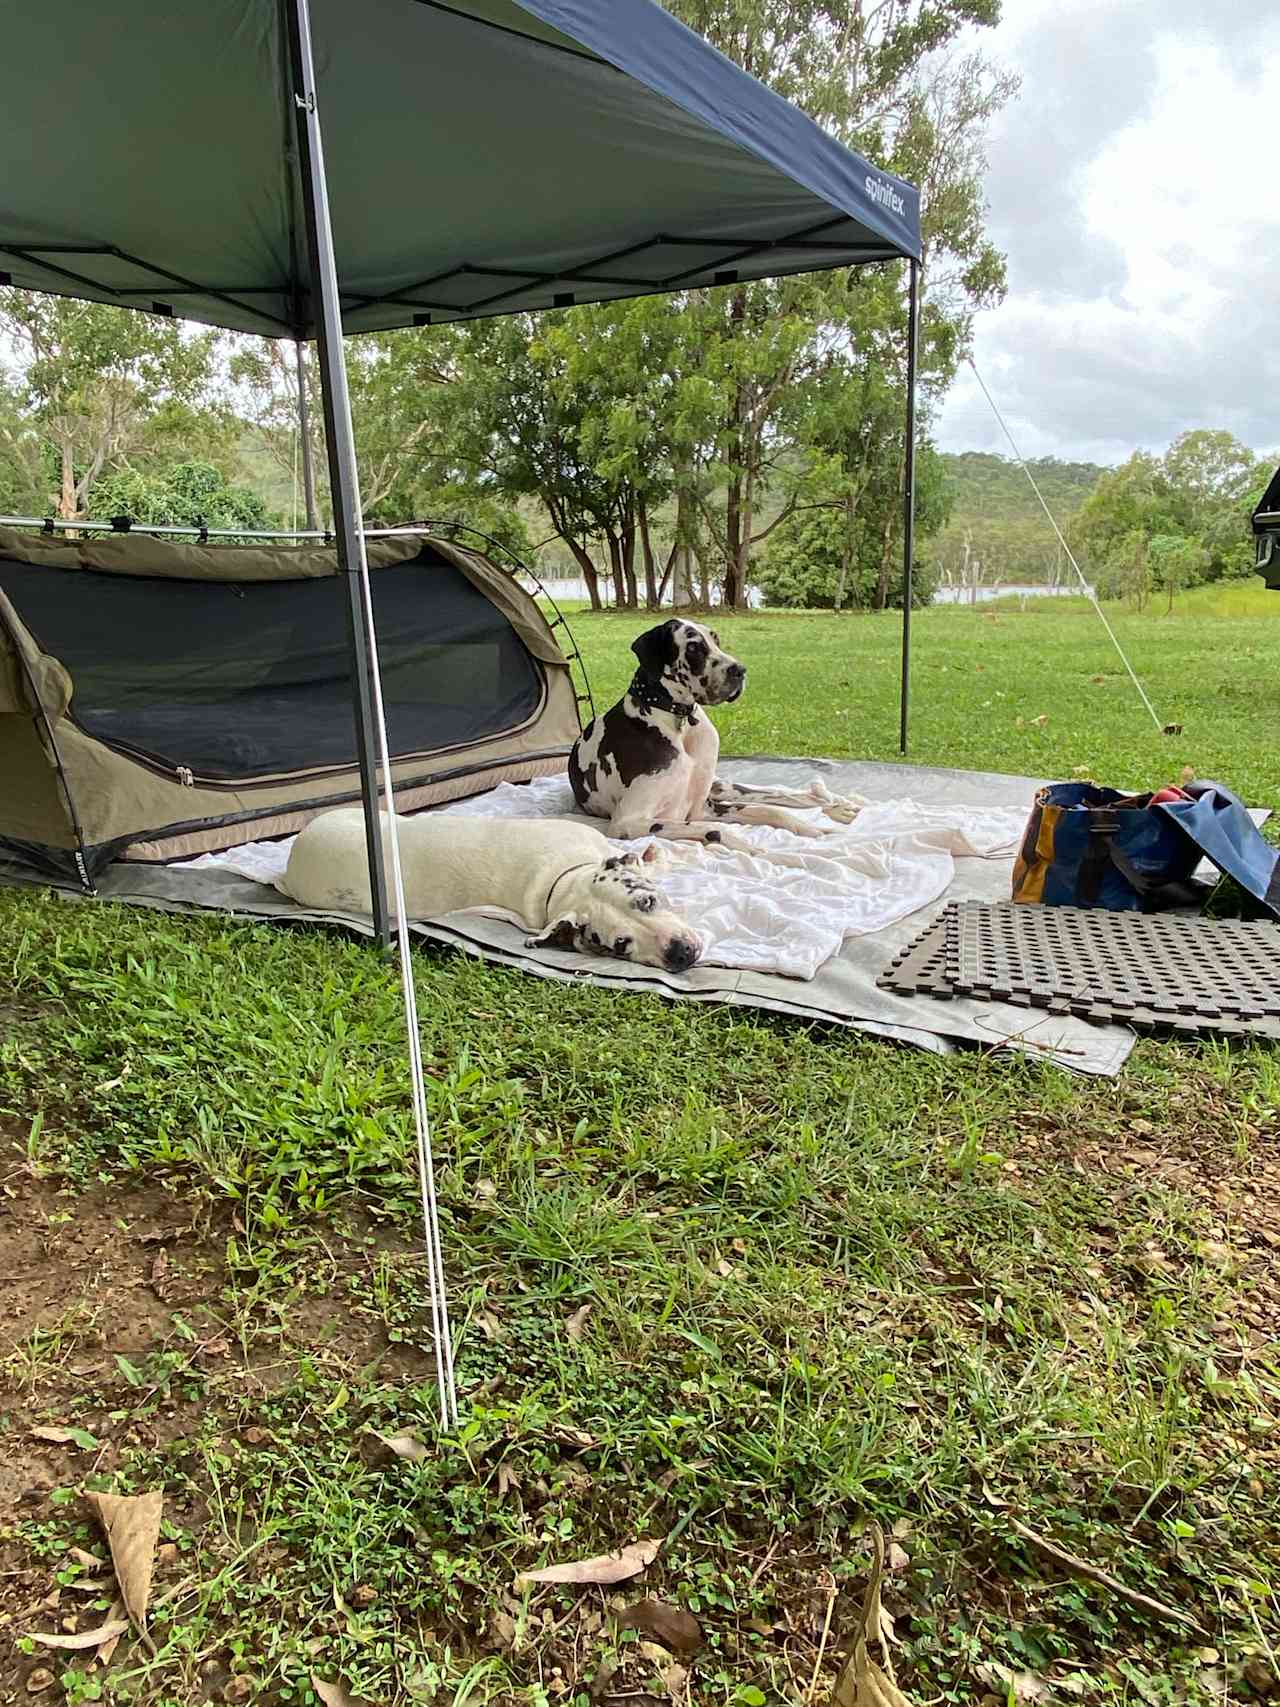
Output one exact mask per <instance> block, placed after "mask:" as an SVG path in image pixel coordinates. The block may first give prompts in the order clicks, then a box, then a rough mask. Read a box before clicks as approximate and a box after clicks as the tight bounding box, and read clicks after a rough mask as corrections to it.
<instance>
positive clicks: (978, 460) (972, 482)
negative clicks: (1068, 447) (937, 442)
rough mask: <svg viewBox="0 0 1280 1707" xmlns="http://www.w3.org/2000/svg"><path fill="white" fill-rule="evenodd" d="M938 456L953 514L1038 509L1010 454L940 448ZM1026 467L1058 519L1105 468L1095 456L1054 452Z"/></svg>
mask: <svg viewBox="0 0 1280 1707" xmlns="http://www.w3.org/2000/svg"><path fill="white" fill-rule="evenodd" d="M940 460H941V462H942V466H943V468H944V469H945V470H946V474H947V479H948V480H949V482H950V483H951V487H952V490H953V492H954V494H955V508H954V510H953V511H952V515H953V517H955V516H961V515H963V516H973V517H981V518H982V519H983V520H984V521H1014V520H1023V519H1025V518H1026V517H1028V516H1042V515H1043V512H1042V511H1041V509H1040V506H1039V504H1038V503H1037V502H1036V495H1035V493H1034V492H1033V491H1032V490H1031V483H1030V481H1029V480H1028V479H1027V477H1026V475H1025V474H1024V473H1023V471H1022V469H1021V468H1020V467H1019V465H1018V464H1017V463H1016V462H1014V461H1012V459H1011V458H1009V457H1006V456H994V455H992V454H991V452H990V451H981V450H966V451H960V452H958V453H957V452H952V451H944V452H943V454H942V456H941V458H940ZM1027 467H1028V468H1029V469H1030V470H1031V473H1032V474H1033V475H1034V477H1035V482H1036V485H1037V486H1038V487H1039V488H1040V490H1041V491H1042V492H1043V493H1044V500H1045V503H1046V504H1048V506H1049V508H1050V509H1051V510H1052V511H1053V513H1054V515H1055V516H1056V517H1057V519H1058V521H1059V522H1061V521H1062V520H1063V518H1064V516H1070V515H1074V514H1075V512H1076V511H1077V510H1078V509H1079V508H1080V506H1081V505H1082V504H1083V503H1084V501H1085V499H1086V498H1087V497H1088V496H1089V494H1090V493H1091V492H1092V491H1093V489H1094V487H1095V486H1096V485H1097V483H1098V476H1099V475H1100V474H1105V473H1106V472H1107V471H1106V469H1105V468H1100V467H1099V466H1098V464H1097V463H1096V462H1059V461H1058V459H1057V457H1053V456H1042V457H1038V458H1037V459H1036V460H1035V461H1034V462H1033V461H1028V463H1027Z"/></svg>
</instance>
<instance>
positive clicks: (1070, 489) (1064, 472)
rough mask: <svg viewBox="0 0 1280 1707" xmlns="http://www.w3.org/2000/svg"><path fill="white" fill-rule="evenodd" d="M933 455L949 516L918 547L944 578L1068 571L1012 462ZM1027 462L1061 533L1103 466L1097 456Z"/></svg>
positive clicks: (1032, 579)
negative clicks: (946, 493) (948, 497)
mask: <svg viewBox="0 0 1280 1707" xmlns="http://www.w3.org/2000/svg"><path fill="white" fill-rule="evenodd" d="M940 461H941V463H942V466H943V470H944V473H945V476H946V479H947V482H948V485H949V488H950V495H951V499H952V510H951V518H950V520H949V521H948V522H947V525H946V526H945V527H944V528H943V529H942V531H941V532H940V533H938V534H936V535H935V536H934V537H933V538H932V539H931V540H929V541H927V543H926V544H925V546H924V548H923V555H926V556H927V558H928V559H929V561H930V562H931V564H932V566H933V568H934V570H935V572H936V574H937V576H938V579H939V580H940V581H941V582H942V584H943V585H944V586H948V587H952V588H956V589H961V588H966V587H973V586H992V585H1003V586H1009V585H1040V584H1043V583H1048V584H1050V585H1057V584H1058V583H1059V582H1061V581H1062V580H1063V579H1064V577H1065V578H1067V579H1071V578H1072V576H1071V571H1070V567H1069V565H1068V564H1067V563H1066V561H1065V559H1064V557H1063V554H1062V551H1061V549H1060V547H1059V545H1058V542H1057V539H1056V538H1055V536H1054V532H1053V529H1052V528H1051V527H1050V526H1049V523H1048V522H1047V521H1046V520H1045V515H1044V511H1043V510H1042V509H1041V508H1040V505H1039V502H1038V501H1037V499H1036V495H1035V493H1034V492H1033V491H1032V489H1031V482H1030V481H1029V480H1028V479H1027V476H1026V474H1025V472H1024V471H1023V469H1022V467H1021V466H1020V465H1019V464H1018V463H1016V462H1014V461H1012V460H1011V459H1010V458H1009V457H1004V456H994V455H992V454H991V453H990V452H989V451H976V450H970V451H960V452H958V453H957V452H950V451H949V452H944V453H943V454H942V456H941V457H940ZM1027 467H1028V468H1029V469H1030V470H1031V473H1032V475H1033V476H1034V478H1035V482H1036V485H1037V486H1038V487H1039V488H1040V491H1041V492H1042V493H1043V495H1044V501H1045V503H1046V504H1047V505H1048V506H1049V509H1050V510H1051V512H1052V513H1053V517H1054V520H1055V521H1056V522H1057V523H1058V525H1059V527H1061V528H1062V530H1063V532H1064V533H1066V532H1067V531H1068V523H1069V522H1070V521H1071V519H1072V517H1074V516H1075V515H1076V514H1077V512H1078V511H1079V510H1080V508H1081V506H1082V505H1083V504H1084V502H1085V500H1086V499H1087V498H1088V497H1089V495H1090V493H1091V492H1092V491H1093V489H1094V487H1095V486H1096V485H1097V483H1098V478H1099V476H1100V475H1102V474H1105V473H1106V472H1107V471H1106V469H1104V468H1100V467H1099V466H1098V464H1097V463H1093V462H1059V461H1058V459H1057V458H1056V457H1052V456H1042V457H1039V458H1037V459H1036V460H1035V461H1034V462H1028V464H1027Z"/></svg>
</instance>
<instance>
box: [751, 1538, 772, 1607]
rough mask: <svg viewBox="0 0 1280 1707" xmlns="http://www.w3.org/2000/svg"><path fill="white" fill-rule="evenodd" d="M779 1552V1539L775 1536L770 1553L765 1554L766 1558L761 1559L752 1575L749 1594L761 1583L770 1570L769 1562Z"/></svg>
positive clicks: (770, 1546)
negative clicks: (761, 1579)
mask: <svg viewBox="0 0 1280 1707" xmlns="http://www.w3.org/2000/svg"><path fill="white" fill-rule="evenodd" d="M777 1551H778V1537H777V1536H775V1537H774V1538H773V1540H772V1541H771V1542H770V1543H769V1551H768V1552H767V1553H766V1554H765V1556H764V1558H763V1559H761V1561H760V1563H759V1564H758V1565H757V1566H756V1568H755V1570H754V1571H752V1573H751V1581H750V1582H749V1583H748V1584H747V1592H748V1594H749V1593H750V1592H751V1590H752V1589H753V1588H754V1587H755V1586H756V1584H757V1583H758V1582H759V1581H760V1578H761V1577H762V1576H763V1575H764V1573H765V1572H766V1571H767V1570H768V1569H769V1562H770V1560H771V1559H772V1558H773V1555H774V1554H775V1553H776V1552H777Z"/></svg>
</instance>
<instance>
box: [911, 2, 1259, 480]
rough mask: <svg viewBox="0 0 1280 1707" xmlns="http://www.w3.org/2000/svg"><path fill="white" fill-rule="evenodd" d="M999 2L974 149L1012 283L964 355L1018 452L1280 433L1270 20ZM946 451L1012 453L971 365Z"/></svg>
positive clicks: (946, 415) (1117, 450)
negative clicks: (993, 92) (986, 110)
mask: <svg viewBox="0 0 1280 1707" xmlns="http://www.w3.org/2000/svg"><path fill="white" fill-rule="evenodd" d="M1223 10H1224V12H1228V13H1229V14H1230V15H1229V16H1223V17H1216V16H1212V15H1209V14H1207V11H1206V9H1202V8H1201V7H1199V6H1198V5H1193V4H1192V0H1137V3H1136V4H1130V5H1126V6H1125V7H1123V8H1116V7H1114V6H1109V7H1105V8H1104V7H1100V6H1097V5H1094V4H1092V3H1091V0H1068V4H1066V5H1065V6H1061V7H1058V8H1053V7H1051V6H1050V5H1049V4H1047V3H1046V0H1014V4H1013V5H1012V6H1011V7H1010V9H1009V12H1008V13H1007V14H1006V21H1005V22H1004V23H1002V24H1001V25H1000V26H999V28H998V29H997V30H996V31H995V32H994V34H991V33H988V35H987V45H988V51H994V53H995V55H996V56H997V57H1001V58H1003V59H1005V60H1006V61H1008V62H1010V63H1012V64H1013V65H1014V66H1015V67H1016V68H1017V69H1018V70H1020V71H1021V73H1022V76H1023V89H1022V95H1021V98H1020V100H1019V101H1018V102H1017V104H1016V105H1015V106H1014V107H1013V108H1012V109H1010V111H1009V112H1008V113H1007V114H1005V115H1003V116H1002V118H1001V120H1000V121H999V123H998V125H997V127H996V128H995V130H994V132H993V135H992V139H991V146H990V160H991V170H990V174H989V177H988V185H987V188H988V199H989V201H990V204H991V224H992V230H993V235H994V237H995V240H996V241H997V242H998V243H999V244H1000V246H1001V247H1002V248H1003V249H1004V250H1005V251H1006V252H1007V254H1008V257H1009V294H1008V297H1007V298H1006V300H1005V302H1004V304H1003V305H1002V306H1001V307H1000V308H999V309H996V310H993V311H991V312H990V313H987V314H984V315H982V316H981V317H980V319H979V323H978V327H977V335H976V340H975V359H976V361H977V363H978V365H979V367H980V369H981V370H982V372H983V374H984V375H985V377H986V380H987V383H988V385H989V386H990V387H991V389H992V391H993V392H994V394H995V396H996V400H997V402H998V403H999V404H1000V406H1001V408H1002V410H1003V411H1004V413H1005V414H1006V416H1007V417H1008V419H1009V422H1010V425H1011V427H1012V429H1013V432H1014V436H1015V438H1016V439H1017V440H1018V441H1019V444H1020V446H1021V448H1022V449H1023V450H1024V451H1025V452H1026V454H1028V455H1046V454H1055V455H1060V456H1066V457H1079V458H1086V459H1088V460H1093V461H1102V462H1113V461H1118V460H1120V459H1122V458H1123V457H1125V456H1127V455H1128V454H1129V452H1130V451H1132V450H1133V449H1135V448H1136V447H1138V446H1142V447H1144V448H1149V449H1157V450H1158V449H1161V448H1163V446H1164V445H1166V444H1167V443H1168V442H1169V441H1170V440H1171V439H1172V438H1174V437H1175V436H1176V435H1177V434H1178V433H1179V432H1182V431H1184V430H1185V429H1186V428H1188V427H1196V426H1214V427H1217V426H1224V427H1227V428H1229V429H1230V430H1231V431H1232V432H1235V433H1236V434H1237V435H1238V436H1240V437H1241V438H1243V439H1245V440H1246V442H1248V443H1250V444H1252V445H1253V446H1254V447H1255V448H1256V449H1258V450H1260V451H1265V450H1269V449H1271V448H1273V447H1274V446H1275V444H1276V441H1277V438H1278V437H1280V424H1278V423H1280V410H1277V399H1278V398H1280V347H1278V345H1277V340H1276V338H1275V334H1274V317H1275V305H1276V302H1277V298H1278V297H1280V209H1278V208H1277V206H1276V203H1275V200H1274V195H1273V188H1272V186H1273V182H1274V168H1273V159H1274V154H1275V144H1274V133H1275V96H1274V90H1271V91H1268V90H1267V88H1266V87H1265V84H1264V78H1263V74H1262V73H1263V68H1265V66H1266V65H1267V64H1268V62H1270V64H1272V65H1274V64H1275V63H1277V62H1278V61H1280V15H1277V14H1276V12H1275V10H1274V7H1273V6H1271V5H1270V4H1267V5H1266V6H1265V7H1264V6H1262V5H1261V4H1257V0H1253V3H1251V0H1233V5H1232V6H1231V7H1230V8H1224V9H1223ZM937 433H938V438H939V441H940V443H941V444H942V445H943V446H944V447H945V448H947V449H956V450H959V449H984V450H985V449H995V450H1007V448H1008V447H1007V443H1006V441H1005V440H1004V438H1003V435H1002V434H1001V433H1000V430H999V427H998V425H997V424H996V422H995V420H994V419H993V417H992V415H991V412H990V410H989V408H988V406H987V404H986V402H985V400H984V399H983V397H982V395H981V392H980V391H979V390H978V387H977V386H976V384H975V383H974V382H973V378H972V376H971V375H970V374H968V373H967V372H963V373H962V375H961V378H960V379H959V380H958V381H957V384H956V386H955V388H954V390H953V392H952V394H951V396H950V397H949V398H948V399H947V402H946V404H945V405H944V407H943V409H942V411H941V414H940V418H939V421H938V423H937Z"/></svg>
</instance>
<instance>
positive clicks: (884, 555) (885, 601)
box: [876, 510, 893, 610]
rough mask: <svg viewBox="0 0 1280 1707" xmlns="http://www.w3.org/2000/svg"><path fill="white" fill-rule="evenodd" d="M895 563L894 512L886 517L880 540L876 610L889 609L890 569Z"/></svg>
mask: <svg viewBox="0 0 1280 1707" xmlns="http://www.w3.org/2000/svg"><path fill="white" fill-rule="evenodd" d="M892 561H893V511H892V510H890V512H889V514H888V515H887V516H886V517H885V523H884V533H883V535H882V536H881V540H880V573H879V575H878V576H877V577H876V609H877V610H887V609H888V608H889V569H890V565H891V564H892Z"/></svg>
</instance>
